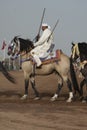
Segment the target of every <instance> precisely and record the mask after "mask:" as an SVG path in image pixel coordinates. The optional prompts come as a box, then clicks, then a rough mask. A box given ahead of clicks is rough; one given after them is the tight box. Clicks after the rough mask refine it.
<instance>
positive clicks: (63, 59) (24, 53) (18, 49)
mask: <svg viewBox="0 0 87 130" xmlns="http://www.w3.org/2000/svg"><path fill="white" fill-rule="evenodd" d="M33 48H34V44H33V42H32V41H31V40H30V39H23V38H21V37H17V36H15V37H14V38H13V39H12V40H11V42H10V44H9V46H8V55H10V56H12V59H15V57H18V56H19V55H20V57H21V68H22V70H23V72H24V81H25V93H24V95H23V96H22V99H26V98H27V96H28V85H29V81H30V82H31V85H32V88H33V90H34V92H35V97H36V98H35V99H39V98H40V96H39V92H38V91H37V89H36V86H35V79H34V76H36V75H40V76H46V75H50V74H53V73H56V74H57V75H58V88H57V90H56V92H55V94H54V95H53V96H52V97H51V101H55V100H57V98H58V97H59V94H60V91H61V89H62V87H63V81H64V82H66V84H67V86H68V89H69V97H68V99H67V102H71V101H72V99H73V97H74V94H73V93H74V92H73V88H74V90H75V92H78V93H79V88H78V85H77V83H76V79H75V73H74V68H73V65H72V62H71V59H70V58H69V57H68V56H67V55H66V54H64V53H63V52H62V50H60V59H56V60H55V61H52V62H50V63H48V64H42V66H41V67H40V68H37V67H34V64H35V63H34V62H33V60H32V59H33V58H32V57H31V56H30V51H31V50H32V49H33ZM51 55H52V54H51ZM34 68H35V69H34ZM69 75H70V76H69ZM72 82H73V84H74V86H73V88H72Z"/></svg>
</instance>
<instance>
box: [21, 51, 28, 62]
mask: <svg viewBox="0 0 87 130" xmlns="http://www.w3.org/2000/svg"><path fill="white" fill-rule="evenodd" d="M20 55H21V59H25V60H27V59H29V57H30V53H29V52H28V53H26V52H25V51H23V52H21V53H20Z"/></svg>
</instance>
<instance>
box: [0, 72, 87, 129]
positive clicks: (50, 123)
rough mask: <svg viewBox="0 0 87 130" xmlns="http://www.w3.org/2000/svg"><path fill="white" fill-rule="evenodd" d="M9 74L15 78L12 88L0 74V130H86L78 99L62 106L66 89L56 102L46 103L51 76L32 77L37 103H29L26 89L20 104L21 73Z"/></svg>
mask: <svg viewBox="0 0 87 130" xmlns="http://www.w3.org/2000/svg"><path fill="white" fill-rule="evenodd" d="M10 73H11V74H12V75H13V76H15V78H16V79H17V84H16V85H14V84H12V83H10V82H9V81H8V80H7V79H6V78H5V77H4V76H3V75H2V73H0V130H87V104H86V103H85V104H83V103H81V102H80V101H79V100H78V99H77V100H76V101H73V102H72V103H66V99H67V96H68V88H67V87H66V86H64V87H63V89H62V91H61V94H60V97H59V99H58V100H57V101H55V102H51V101H50V98H51V96H52V95H53V94H54V92H55V91H56V87H57V77H55V75H50V76H46V77H36V84H37V89H38V91H39V92H40V95H41V100H38V101H35V100H33V98H34V93H33V91H32V89H31V86H30V87H29V98H28V99H27V100H26V101H21V99H20V98H21V96H22V95H23V94H24V77H23V72H22V71H14V72H10Z"/></svg>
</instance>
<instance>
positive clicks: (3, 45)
mask: <svg viewBox="0 0 87 130" xmlns="http://www.w3.org/2000/svg"><path fill="white" fill-rule="evenodd" d="M5 47H6V43H5V41H3V44H2V48H1V49H2V50H4V49H5Z"/></svg>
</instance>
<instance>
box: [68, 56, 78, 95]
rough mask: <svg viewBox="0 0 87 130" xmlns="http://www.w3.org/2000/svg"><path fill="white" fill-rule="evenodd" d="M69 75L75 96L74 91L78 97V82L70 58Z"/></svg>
mask: <svg viewBox="0 0 87 130" xmlns="http://www.w3.org/2000/svg"><path fill="white" fill-rule="evenodd" d="M70 75H71V80H72V84H73V88H74V91H75V94H76V91H77V92H78V93H79V95H80V90H79V85H78V81H77V77H76V73H75V71H74V66H73V63H72V58H71V57H70Z"/></svg>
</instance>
